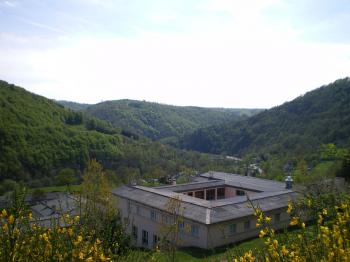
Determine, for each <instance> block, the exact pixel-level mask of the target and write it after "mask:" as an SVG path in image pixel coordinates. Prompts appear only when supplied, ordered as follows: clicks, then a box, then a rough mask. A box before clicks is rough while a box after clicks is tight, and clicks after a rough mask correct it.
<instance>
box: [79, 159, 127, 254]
mask: <svg viewBox="0 0 350 262" xmlns="http://www.w3.org/2000/svg"><path fill="white" fill-rule="evenodd" d="M79 205H80V208H81V216H82V221H83V226H84V227H85V228H86V230H87V232H94V233H95V234H94V236H95V238H98V239H103V240H104V242H103V244H104V248H105V249H106V250H109V251H110V250H112V251H113V252H114V253H118V254H121V253H123V252H125V251H126V250H127V248H128V246H129V242H130V241H129V238H128V237H127V236H126V235H125V232H124V228H123V227H122V224H121V222H120V217H119V216H118V213H117V210H116V202H115V198H114V197H113V196H112V193H111V188H110V186H109V183H108V180H107V178H106V175H105V172H104V170H103V167H102V166H101V165H100V164H99V163H98V162H97V161H96V160H95V159H93V160H91V161H90V162H89V164H88V166H87V168H86V170H85V171H84V175H83V183H82V191H81V196H80V201H79Z"/></svg>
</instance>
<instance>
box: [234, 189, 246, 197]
mask: <svg viewBox="0 0 350 262" xmlns="http://www.w3.org/2000/svg"><path fill="white" fill-rule="evenodd" d="M236 195H237V196H244V195H245V192H244V190H239V189H237V190H236Z"/></svg>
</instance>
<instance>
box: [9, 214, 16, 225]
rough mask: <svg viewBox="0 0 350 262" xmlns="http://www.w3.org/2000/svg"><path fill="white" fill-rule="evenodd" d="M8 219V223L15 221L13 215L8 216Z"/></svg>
mask: <svg viewBox="0 0 350 262" xmlns="http://www.w3.org/2000/svg"><path fill="white" fill-rule="evenodd" d="M8 221H9V224H10V225H11V224H13V222H14V221H15V218H14V217H13V215H11V216H9V219H8Z"/></svg>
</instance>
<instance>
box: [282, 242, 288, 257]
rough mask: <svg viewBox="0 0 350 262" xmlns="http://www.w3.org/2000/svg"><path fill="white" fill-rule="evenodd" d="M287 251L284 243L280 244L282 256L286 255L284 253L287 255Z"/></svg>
mask: <svg viewBox="0 0 350 262" xmlns="http://www.w3.org/2000/svg"><path fill="white" fill-rule="evenodd" d="M288 253H289V251H288V249H287V248H286V246H285V245H283V246H282V254H283V255H284V256H286V255H288Z"/></svg>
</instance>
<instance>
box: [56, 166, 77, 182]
mask: <svg viewBox="0 0 350 262" xmlns="http://www.w3.org/2000/svg"><path fill="white" fill-rule="evenodd" d="M76 180H77V179H76V176H75V171H74V170H73V169H71V168H64V169H62V170H61V171H60V172H59V173H58V175H57V177H56V183H57V185H59V186H70V185H72V184H74V183H75V182H76Z"/></svg>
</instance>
